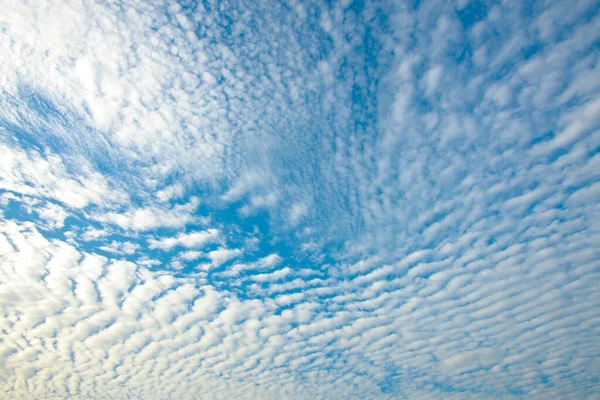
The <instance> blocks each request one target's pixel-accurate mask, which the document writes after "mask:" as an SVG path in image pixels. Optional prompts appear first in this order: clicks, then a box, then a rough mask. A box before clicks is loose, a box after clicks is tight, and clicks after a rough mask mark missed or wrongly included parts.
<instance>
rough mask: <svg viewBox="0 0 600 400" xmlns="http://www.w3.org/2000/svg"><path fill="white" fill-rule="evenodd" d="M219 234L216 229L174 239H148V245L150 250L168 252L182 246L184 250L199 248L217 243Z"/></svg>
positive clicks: (181, 235) (184, 234)
mask: <svg viewBox="0 0 600 400" xmlns="http://www.w3.org/2000/svg"><path fill="white" fill-rule="evenodd" d="M220 238H221V234H220V232H219V230H218V229H214V228H211V229H208V230H206V231H199V232H190V233H180V234H179V235H177V236H176V237H168V238H162V239H158V240H157V239H150V240H148V243H149V244H150V248H151V249H157V248H158V249H162V250H165V251H169V250H171V249H172V248H174V247H177V246H182V247H186V248H201V247H204V246H205V245H207V244H210V243H215V242H218V241H219V239H220Z"/></svg>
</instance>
